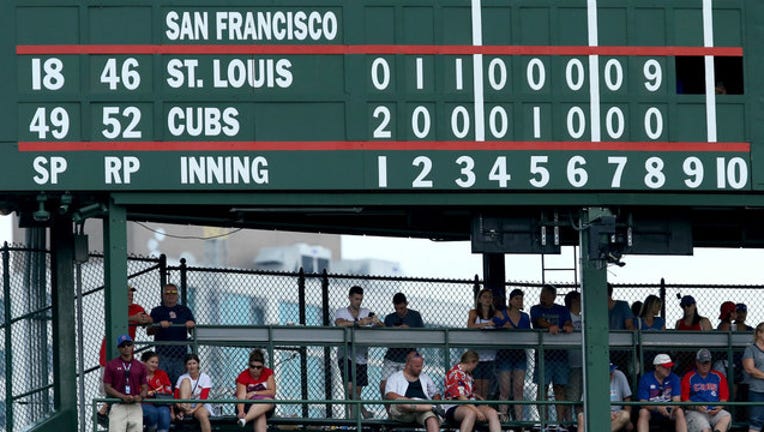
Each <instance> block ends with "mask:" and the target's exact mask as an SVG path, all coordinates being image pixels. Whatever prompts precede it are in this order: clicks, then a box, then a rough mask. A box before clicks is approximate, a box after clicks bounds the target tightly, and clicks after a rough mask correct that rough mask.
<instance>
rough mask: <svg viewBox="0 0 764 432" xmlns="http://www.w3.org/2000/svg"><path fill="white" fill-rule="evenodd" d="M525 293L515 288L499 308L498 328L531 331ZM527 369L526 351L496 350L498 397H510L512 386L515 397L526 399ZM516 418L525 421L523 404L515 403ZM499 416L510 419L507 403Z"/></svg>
mask: <svg viewBox="0 0 764 432" xmlns="http://www.w3.org/2000/svg"><path fill="white" fill-rule="evenodd" d="M524 296H525V293H523V291H522V290H521V289H514V290H512V292H510V293H509V301H508V302H507V308H506V309H504V310H500V311H496V317H495V318H494V324H495V325H496V327H497V328H503V329H509V330H530V328H531V318H530V316H528V314H527V313H525V312H523V297H524ZM527 369H528V357H527V355H526V353H525V350H524V349H522V348H520V349H511V350H499V352H498V353H496V370H497V373H498V376H499V399H501V400H510V399H509V396H510V394H509V393H510V388H511V389H512V400H523V389H524V385H525V371H526V370H527ZM513 409H514V412H515V420H516V421H521V420H523V406H522V405H518V404H515V405H514V406H513ZM499 418H500V419H501V420H502V421H506V420H508V418H507V405H501V406H500V407H499Z"/></svg>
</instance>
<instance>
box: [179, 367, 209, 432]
mask: <svg viewBox="0 0 764 432" xmlns="http://www.w3.org/2000/svg"><path fill="white" fill-rule="evenodd" d="M185 365H186V373H184V374H183V375H181V376H180V377H178V382H177V383H176V384H175V397H176V399H194V400H198V401H199V402H198V403H196V404H190V403H179V404H178V409H179V410H180V412H179V413H178V417H179V418H181V419H182V418H183V417H185V416H193V417H194V418H196V419H197V420H199V428H200V429H201V432H211V431H212V426H211V425H210V416H212V415H214V413H213V411H212V405H210V404H208V403H205V402H204V401H205V400H207V399H208V398H209V397H210V389H211V388H212V380H211V379H210V376H209V375H207V374H206V373H204V372H202V371H201V369H199V356H197V355H196V354H193V353H191V354H186V357H185Z"/></svg>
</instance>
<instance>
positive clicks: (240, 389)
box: [236, 349, 276, 432]
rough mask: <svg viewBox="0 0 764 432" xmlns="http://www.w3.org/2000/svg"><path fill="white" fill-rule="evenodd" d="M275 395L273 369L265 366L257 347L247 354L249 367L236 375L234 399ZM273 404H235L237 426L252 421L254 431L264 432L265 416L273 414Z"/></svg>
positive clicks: (262, 397)
mask: <svg viewBox="0 0 764 432" xmlns="http://www.w3.org/2000/svg"><path fill="white" fill-rule="evenodd" d="M275 397H276V380H275V378H274V377H273V369H270V368H267V367H265V357H264V356H263V352H262V351H261V350H259V349H256V350H254V351H252V352H251V353H250V354H249V367H248V368H247V369H244V370H243V371H242V372H241V373H240V374H239V376H238V377H236V399H239V400H273V399H274V398H275ZM273 408H275V405H274V404H272V403H269V404H265V403H263V404H249V405H245V404H243V403H239V404H236V417H238V418H239V419H238V423H239V426H241V427H244V426H246V424H247V422H250V421H254V423H253V424H252V429H253V430H254V431H255V432H266V431H267V430H268V424H267V423H266V419H267V417H269V416H270V415H271V414H273Z"/></svg>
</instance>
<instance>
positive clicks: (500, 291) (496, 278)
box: [483, 253, 507, 305]
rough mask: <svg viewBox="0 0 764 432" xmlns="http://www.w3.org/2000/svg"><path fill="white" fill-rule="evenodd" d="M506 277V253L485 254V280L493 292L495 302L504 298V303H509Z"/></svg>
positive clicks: (487, 286)
mask: <svg viewBox="0 0 764 432" xmlns="http://www.w3.org/2000/svg"><path fill="white" fill-rule="evenodd" d="M506 279H507V277H506V267H505V264H504V254H492V253H486V254H483V280H484V283H485V287H486V288H488V289H490V290H491V292H492V293H493V298H494V303H495V302H496V301H498V300H500V299H504V305H506V304H507V302H506V297H507V296H506V288H505V285H504V281H505V280H506Z"/></svg>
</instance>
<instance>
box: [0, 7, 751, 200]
mask: <svg viewBox="0 0 764 432" xmlns="http://www.w3.org/2000/svg"><path fill="white" fill-rule="evenodd" d="M763 3H764V2H761V1H752V0H667V1H656V0H556V1H549V0H533V1H531V0H311V1H307V0H284V1H265V0H247V1H242V0H232V1H226V2H218V1H214V0H173V1H170V0H152V1H148V0H130V1H126V0H122V1H112V0H79V1H74V0H8V1H4V2H3V3H2V5H1V6H0V24H2V25H1V26H0V32H2V35H3V36H2V38H0V40H1V41H0V48H1V49H2V51H0V62H1V64H2V66H3V67H2V71H3V72H2V74H3V75H4V78H3V79H2V83H0V170H2V172H3V176H2V180H0V190H4V191H40V190H59V191H64V190H66V191H159V190H163V191H198V190H206V191H226V190H237V191H266V190H284V191H298V190H303V191H325V190H332V191H341V190H354V191H366V192H371V191H375V192H384V191H442V190H448V191H473V190H479V191H513V190H514V191H526V192H538V193H544V192H546V191H604V192H617V191H636V192H664V191H671V192H685V191H686V192H688V193H689V192H705V193H709V192H714V193H719V192H726V193H738V194H740V193H745V192H754V191H756V190H757V189H761V188H764V180H763V179H762V177H763V176H764V173H763V172H762V171H764V166H762V162H761V159H762V156H763V155H762V149H761V147H762V146H764V136H763V134H762V128H763V126H762V124H764V123H762V122H763V121H764V118H762V117H763V116H762V112H763V111H764V107H762V105H761V103H762V102H761V101H762V100H764V90H762V86H760V85H759V79H761V77H762V76H764V62H763V61H762V60H763V59H764V44H762V42H764V34H763V31H762V29H761V23H762V22H764V5H763ZM756 156H758V161H757V158H756Z"/></svg>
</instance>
